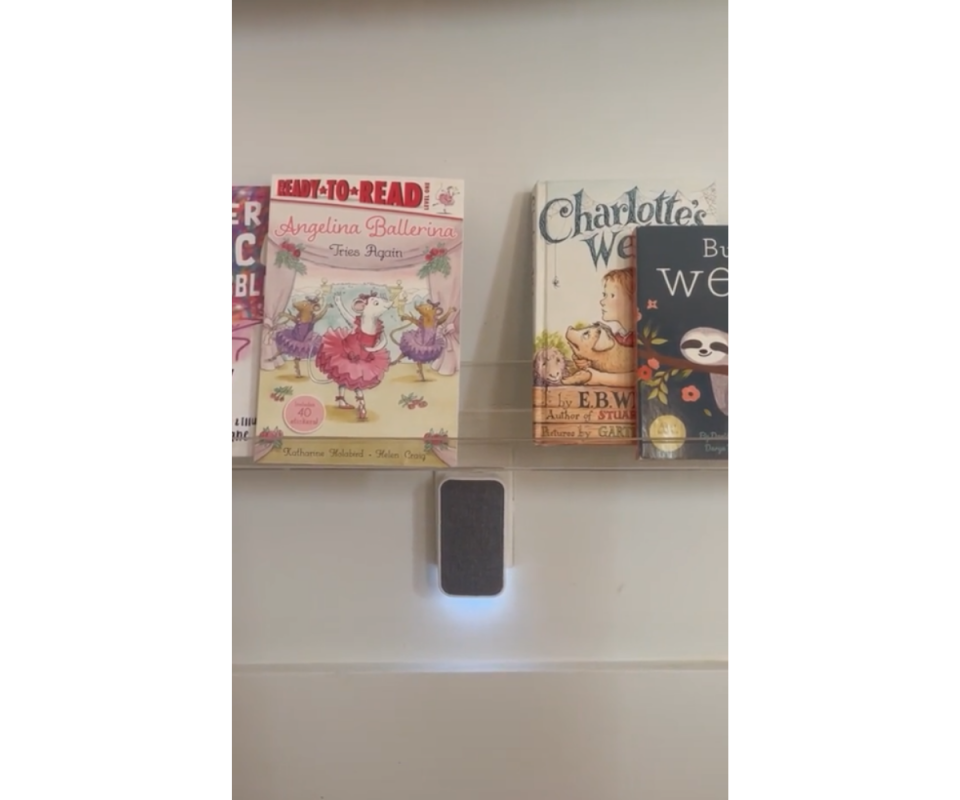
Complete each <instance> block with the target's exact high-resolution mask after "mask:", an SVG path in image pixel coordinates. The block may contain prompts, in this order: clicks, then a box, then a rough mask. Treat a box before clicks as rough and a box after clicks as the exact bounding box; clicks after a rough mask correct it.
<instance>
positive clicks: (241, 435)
mask: <svg viewBox="0 0 960 800" xmlns="http://www.w3.org/2000/svg"><path fill="white" fill-rule="evenodd" d="M269 205H270V187H269V186H234V187H233V457H234V458H250V457H251V456H252V455H253V440H254V436H255V435H256V428H255V426H256V408H257V379H258V378H259V376H260V336H261V326H262V321H263V273H264V267H263V262H262V261H261V260H260V251H261V249H262V247H263V240H264V238H265V237H266V234H267V212H268V208H269Z"/></svg>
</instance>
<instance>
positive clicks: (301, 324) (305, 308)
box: [276, 295, 327, 378]
mask: <svg viewBox="0 0 960 800" xmlns="http://www.w3.org/2000/svg"><path fill="white" fill-rule="evenodd" d="M293 309H294V311H296V312H297V313H296V314H291V313H290V312H289V311H284V312H283V313H282V314H281V315H280V319H287V320H290V321H291V322H292V323H293V327H292V328H289V327H288V328H283V329H281V330H280V331H278V332H277V337H276V342H277V349H278V350H279V351H280V352H281V353H283V355H285V356H287V357H288V358H292V359H293V369H294V372H295V373H296V375H297V377H298V378H302V377H303V375H302V374H301V372H300V360H301V359H311V358H313V357H314V356H315V355H316V354H317V349H318V348H319V347H320V334H318V333H316V332H315V331H314V330H313V326H314V325H316V324H317V322H319V321H320V320H321V319H323V316H324V314H326V313H327V306H325V305H324V304H323V302H322V300H321V298H320V296H319V295H311V296H310V297H307V298H305V299H303V300H300V301H299V302H297V303H294V304H293ZM307 363H309V361H308V362H307Z"/></svg>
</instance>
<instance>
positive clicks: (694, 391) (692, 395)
mask: <svg viewBox="0 0 960 800" xmlns="http://www.w3.org/2000/svg"><path fill="white" fill-rule="evenodd" d="M680 397H682V398H683V399H684V401H685V402H687V403H695V402H696V401H697V400H699V399H700V390H699V389H698V388H697V387H696V386H684V387H683V389H682V390H681V391H680Z"/></svg>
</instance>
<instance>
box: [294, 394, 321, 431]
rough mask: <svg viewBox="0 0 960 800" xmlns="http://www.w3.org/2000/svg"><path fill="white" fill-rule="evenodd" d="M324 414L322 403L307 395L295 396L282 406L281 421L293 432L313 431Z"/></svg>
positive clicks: (319, 424) (318, 425) (319, 423)
mask: <svg viewBox="0 0 960 800" xmlns="http://www.w3.org/2000/svg"><path fill="white" fill-rule="evenodd" d="M326 416H327V410H326V409H325V408H324V407H323V403H321V402H320V401H319V400H317V398H315V397H310V396H309V395H307V396H304V397H295V398H293V400H291V401H290V402H289V403H287V404H286V405H285V406H284V407H283V423H284V425H286V426H287V427H288V428H289V429H290V430H292V431H293V432H294V433H313V432H314V431H315V430H317V428H319V427H320V426H321V425H323V420H324V419H325V418H326Z"/></svg>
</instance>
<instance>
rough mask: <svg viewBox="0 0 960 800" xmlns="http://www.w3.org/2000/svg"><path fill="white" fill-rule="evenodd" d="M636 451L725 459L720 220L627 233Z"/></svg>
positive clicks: (723, 236) (723, 231) (724, 281)
mask: <svg viewBox="0 0 960 800" xmlns="http://www.w3.org/2000/svg"><path fill="white" fill-rule="evenodd" d="M634 244H635V250H634V254H635V259H636V279H637V283H636V285H637V310H638V312H639V317H640V319H639V321H638V322H637V409H638V427H639V435H640V446H639V448H638V454H637V455H638V457H639V458H650V459H726V458H728V443H727V420H728V412H729V395H728V389H727V384H728V380H729V378H728V374H727V370H728V364H729V356H730V349H729V348H730V337H729V333H728V331H729V326H728V319H727V296H728V293H729V292H728V288H727V287H728V275H729V272H728V268H727V251H728V246H727V226H726V225H689V226H687V225H685V226H673V225H669V226H668V225H650V226H646V227H640V228H637V229H636V232H635V242H634Z"/></svg>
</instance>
